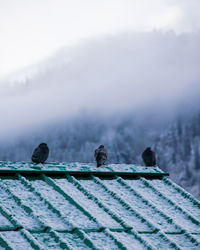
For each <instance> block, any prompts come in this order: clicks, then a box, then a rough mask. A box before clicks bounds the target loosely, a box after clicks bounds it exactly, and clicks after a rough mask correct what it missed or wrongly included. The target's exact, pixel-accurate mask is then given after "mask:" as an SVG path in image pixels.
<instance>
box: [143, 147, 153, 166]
mask: <svg viewBox="0 0 200 250" xmlns="http://www.w3.org/2000/svg"><path fill="white" fill-rule="evenodd" d="M142 159H143V161H144V163H145V165H146V166H155V165H156V154H155V152H154V151H152V150H151V148H150V147H148V148H146V149H145V150H144V152H143V153H142Z"/></svg>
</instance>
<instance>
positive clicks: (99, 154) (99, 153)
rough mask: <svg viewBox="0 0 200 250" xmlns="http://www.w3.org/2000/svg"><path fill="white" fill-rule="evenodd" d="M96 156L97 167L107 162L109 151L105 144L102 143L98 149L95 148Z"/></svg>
mask: <svg viewBox="0 0 200 250" xmlns="http://www.w3.org/2000/svg"><path fill="white" fill-rule="evenodd" d="M94 158H95V160H96V162H97V167H100V166H102V165H105V162H106V160H107V158H108V153H107V150H106V149H105V147H104V145H100V146H99V147H98V148H97V149H95V151H94Z"/></svg>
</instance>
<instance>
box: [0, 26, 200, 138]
mask: <svg viewBox="0 0 200 250" xmlns="http://www.w3.org/2000/svg"><path fill="white" fill-rule="evenodd" d="M199 50H200V34H199V33H196V34H195V33H186V34H182V35H179V36H177V35H175V34H174V33H173V32H166V33H161V32H156V31H155V32H149V33H122V34H120V35H115V36H114V35H113V36H106V37H99V38H98V39H93V40H86V41H82V43H80V44H78V45H76V46H74V47H67V48H62V49H61V50H60V51H58V52H57V53H56V54H55V55H54V56H52V57H51V58H49V59H48V60H46V61H44V62H41V63H40V64H39V65H34V66H33V68H34V71H36V72H37V73H36V74H34V75H30V76H29V77H27V79H26V80H25V81H23V82H20V81H18V82H15V83H12V84H11V83H8V82H2V83H1V84H0V88H1V90H2V91H1V94H0V98H1V99H0V107H1V109H0V116H1V118H2V119H1V127H0V136H1V138H3V137H8V138H9V137H12V136H13V135H14V134H16V133H17V134H18V133H21V132H22V131H24V130H29V128H33V127H34V126H38V125H42V124H45V123H48V124H51V123H52V122H54V121H58V120H61V121H62V120H64V119H70V117H74V116H77V115H78V114H79V113H82V112H87V113H88V112H89V113H92V114H93V115H94V116H95V115H96V116H99V115H103V116H110V115H113V114H114V115H120V114H124V113H126V112H127V113H128V112H131V114H132V115H134V114H136V113H137V114H138V113H143V114H145V115H147V116H149V115H153V114H155V113H157V114H159V121H161V120H162V119H166V117H168V116H169V117H171V116H173V115H174V114H175V113H176V112H177V110H178V111H180V112H181V111H185V110H187V109H188V110H190V108H194V107H195V106H197V104H198V97H199V93H200V92H199V90H200V89H199V88H200V87H199V80H200V71H199V65H200V57H199ZM195 98H196V99H195Z"/></svg>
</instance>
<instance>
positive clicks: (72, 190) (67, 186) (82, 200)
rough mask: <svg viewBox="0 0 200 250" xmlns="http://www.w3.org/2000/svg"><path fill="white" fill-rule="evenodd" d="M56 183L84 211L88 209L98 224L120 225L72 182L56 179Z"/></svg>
mask: <svg viewBox="0 0 200 250" xmlns="http://www.w3.org/2000/svg"><path fill="white" fill-rule="evenodd" d="M55 182H56V184H58V185H59V187H60V188H62V189H63V190H64V191H65V192H66V193H67V194H69V195H70V196H71V197H73V199H74V200H75V201H76V202H77V203H78V204H80V205H81V206H82V207H83V208H84V209H85V210H86V211H88V212H89V213H90V214H91V216H92V217H93V218H96V219H97V221H98V222H99V224H100V225H102V226H103V227H109V228H121V226H120V225H119V224H118V223H117V222H116V221H115V220H114V219H113V218H112V217H111V216H110V215H109V214H108V213H106V212H105V211H104V209H103V208H101V207H99V205H98V204H97V203H96V202H95V201H94V200H92V199H90V198H89V197H87V196H86V195H84V194H83V193H82V192H81V191H79V190H78V189H77V188H76V187H75V186H74V185H73V184H72V183H70V182H69V181H68V180H66V179H56V180H55Z"/></svg>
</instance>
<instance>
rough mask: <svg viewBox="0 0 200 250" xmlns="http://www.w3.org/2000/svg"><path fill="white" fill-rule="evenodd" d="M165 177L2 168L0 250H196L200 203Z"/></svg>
mask: <svg viewBox="0 0 200 250" xmlns="http://www.w3.org/2000/svg"><path fill="white" fill-rule="evenodd" d="M165 175H166V174H165V173H163V172H162V171H161V170H160V169H159V168H158V167H148V168H147V167H143V166H135V165H125V164H118V165H115V164H112V165H108V166H105V167H101V168H99V169H97V168H96V166H95V165H94V164H80V163H74V164H66V163H60V164H56V163H51V164H45V165H34V164H31V163H23V162H20V163H14V162H0V249H91V248H92V249H131V250H132V249H137V250H138V249H187V250H191V249H200V202H199V201H197V200H196V199H195V198H194V197H193V196H191V195H190V194H189V193H187V192H186V191H185V190H183V189H182V188H180V187H179V186H177V185H176V184H174V183H173V182H172V181H170V180H169V178H167V177H166V176H165Z"/></svg>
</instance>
